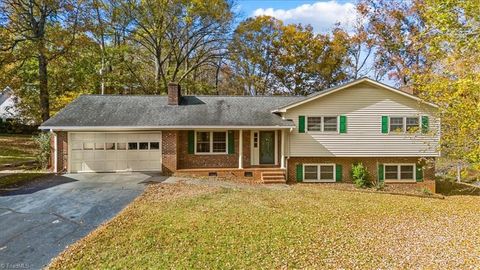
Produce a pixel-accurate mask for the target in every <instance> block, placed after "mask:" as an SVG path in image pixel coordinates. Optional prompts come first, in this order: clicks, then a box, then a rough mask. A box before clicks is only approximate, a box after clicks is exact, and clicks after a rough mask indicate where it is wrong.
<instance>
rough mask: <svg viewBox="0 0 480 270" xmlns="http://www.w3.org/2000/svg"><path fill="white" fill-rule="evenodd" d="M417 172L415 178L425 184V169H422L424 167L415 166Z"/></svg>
mask: <svg viewBox="0 0 480 270" xmlns="http://www.w3.org/2000/svg"><path fill="white" fill-rule="evenodd" d="M415 170H416V172H415V178H416V180H417V182H423V167H422V165H420V164H417V165H416V166H415Z"/></svg>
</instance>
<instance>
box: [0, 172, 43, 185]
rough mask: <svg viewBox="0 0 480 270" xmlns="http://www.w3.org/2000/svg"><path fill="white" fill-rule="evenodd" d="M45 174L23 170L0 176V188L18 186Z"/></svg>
mask: <svg viewBox="0 0 480 270" xmlns="http://www.w3.org/2000/svg"><path fill="white" fill-rule="evenodd" d="M45 175H46V174H45V173H41V172H25V173H15V174H10V175H7V176H0V188H12V187H18V186H21V185H23V184H25V183H28V182H30V181H33V180H35V179H37V178H40V177H42V176H45Z"/></svg>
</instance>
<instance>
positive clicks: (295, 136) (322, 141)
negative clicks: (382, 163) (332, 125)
mask: <svg viewBox="0 0 480 270" xmlns="http://www.w3.org/2000/svg"><path fill="white" fill-rule="evenodd" d="M433 110H435V108H433V107H431V106H429V105H426V104H421V103H419V102H418V101H416V100H414V99H411V98H409V97H406V96H403V95H400V94H398V93H394V92H392V91H389V90H387V89H383V88H377V87H374V86H372V85H370V84H365V83H362V84H358V85H355V86H352V87H351V88H347V89H344V90H340V91H338V92H336V93H332V94H330V95H326V96H324V97H321V98H318V99H316V100H312V101H310V102H307V103H305V104H302V105H299V106H297V107H294V108H291V109H289V110H287V111H286V112H285V113H284V115H283V116H284V118H286V119H292V120H293V121H294V122H295V125H296V126H297V127H298V116H299V115H304V116H305V117H306V118H307V117H308V116H309V115H311V116H318V115H325V116H331V115H346V116H347V133H345V134H339V133H333V134H332V133H321V132H309V131H308V130H306V132H305V133H298V129H294V130H292V131H291V132H290V134H289V138H288V145H289V155H290V156H293V157H295V156H298V157H299V156H337V157H362V156H377V157H388V156H391V157H399V156H404V157H407V156H438V155H439V153H438V151H437V145H438V139H439V135H440V134H439V132H438V130H439V126H440V121H439V120H438V119H436V118H434V117H433V113H434V111H433ZM382 115H387V116H419V117H420V116H422V115H428V116H429V120H430V125H429V126H430V127H429V129H430V133H432V134H433V135H432V134H430V133H429V134H420V133H418V134H415V135H413V134H382V132H381V128H382V119H381V118H382ZM420 122H421V120H420Z"/></svg>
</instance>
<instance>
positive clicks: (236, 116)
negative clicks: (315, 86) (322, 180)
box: [40, 95, 305, 128]
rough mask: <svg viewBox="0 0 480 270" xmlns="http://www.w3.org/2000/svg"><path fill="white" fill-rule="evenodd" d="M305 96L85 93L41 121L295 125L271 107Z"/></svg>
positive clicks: (79, 124)
mask: <svg viewBox="0 0 480 270" xmlns="http://www.w3.org/2000/svg"><path fill="white" fill-rule="evenodd" d="M304 98H305V97H282V96H256V97H246V96H184V97H182V102H181V105H179V106H171V105H167V96H121V95H103V96H102V95H82V96H80V97H79V98H77V99H76V100H74V101H73V102H72V103H70V104H69V105H68V106H66V107H65V108H64V109H63V110H61V111H60V112H59V113H57V114H56V115H55V116H54V117H52V118H50V119H49V120H47V121H46V122H44V123H43V124H42V126H41V127H40V128H42V127H43V128H47V127H48V128H54V127H157V126H158V127H169V126H170V127H183V126H184V127H188V126H293V123H292V122H291V121H289V120H283V119H282V118H281V117H280V116H279V115H276V114H273V113H271V111H272V110H274V109H276V108H279V107H282V106H284V105H286V104H290V103H292V102H295V101H299V100H301V99H304Z"/></svg>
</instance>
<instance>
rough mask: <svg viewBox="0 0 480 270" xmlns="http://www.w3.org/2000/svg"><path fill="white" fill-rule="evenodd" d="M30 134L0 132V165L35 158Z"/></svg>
mask: <svg viewBox="0 0 480 270" xmlns="http://www.w3.org/2000/svg"><path fill="white" fill-rule="evenodd" d="M36 151H37V150H36V146H35V143H34V142H33V140H32V135H18V134H0V167H1V165H3V164H9V163H14V162H22V161H29V160H35V154H36Z"/></svg>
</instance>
